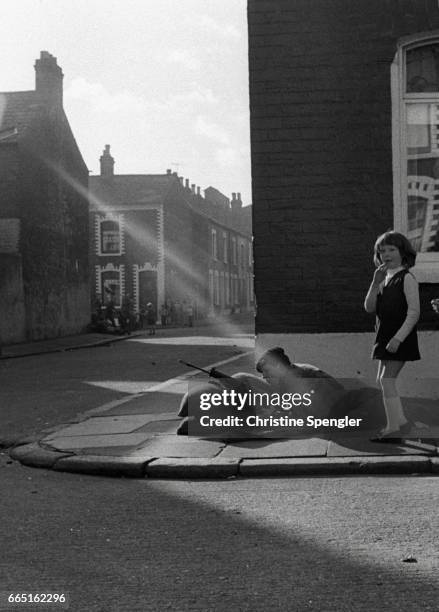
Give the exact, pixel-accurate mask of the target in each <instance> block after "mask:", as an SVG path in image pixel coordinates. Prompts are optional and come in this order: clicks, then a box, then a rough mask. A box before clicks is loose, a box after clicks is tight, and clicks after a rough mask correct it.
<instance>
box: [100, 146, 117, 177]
mask: <svg viewBox="0 0 439 612" xmlns="http://www.w3.org/2000/svg"><path fill="white" fill-rule="evenodd" d="M99 161H100V162H101V176H102V177H104V178H109V177H111V176H114V158H113V157H112V156H111V154H110V145H105V149H104V151H103V153H102V155H101V157H100V160H99Z"/></svg>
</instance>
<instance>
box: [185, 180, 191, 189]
mask: <svg viewBox="0 0 439 612" xmlns="http://www.w3.org/2000/svg"><path fill="white" fill-rule="evenodd" d="M184 186H185V187H186V189H190V187H189V179H186V180H185V182H184Z"/></svg>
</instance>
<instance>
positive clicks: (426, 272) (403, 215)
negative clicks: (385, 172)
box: [392, 32, 439, 282]
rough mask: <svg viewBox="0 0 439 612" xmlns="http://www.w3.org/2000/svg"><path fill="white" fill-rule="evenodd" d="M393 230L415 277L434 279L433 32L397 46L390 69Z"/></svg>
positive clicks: (438, 133)
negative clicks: (406, 242) (408, 253)
mask: <svg viewBox="0 0 439 612" xmlns="http://www.w3.org/2000/svg"><path fill="white" fill-rule="evenodd" d="M392 96H393V99H392V110H393V169H394V204H395V229H397V230H399V231H401V232H402V233H404V234H406V235H407V237H408V238H409V239H410V241H411V242H412V244H413V246H414V247H415V249H416V250H417V251H418V256H417V260H416V270H415V274H416V276H417V278H418V280H420V281H422V282H438V281H439V269H438V264H439V33H438V32H436V34H435V36H433V34H430V35H428V36H427V35H426V37H423V38H421V39H419V38H418V40H416V39H415V38H414V37H410V38H408V39H406V40H405V41H404V43H403V44H402V45H401V46H400V48H399V50H398V53H397V55H396V57H395V61H394V63H393V65H392Z"/></svg>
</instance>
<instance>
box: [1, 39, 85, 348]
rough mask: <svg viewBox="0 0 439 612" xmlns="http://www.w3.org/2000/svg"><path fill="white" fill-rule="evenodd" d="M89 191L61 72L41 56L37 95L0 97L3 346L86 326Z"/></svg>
mask: <svg viewBox="0 0 439 612" xmlns="http://www.w3.org/2000/svg"><path fill="white" fill-rule="evenodd" d="M87 188H88V170H87V167H86V165H85V163H84V160H83V158H82V155H81V153H80V151H79V149H78V146H77V144H76V141H75V138H74V136H73V133H72V130H71V128H70V126H69V123H68V120H67V117H66V115H65V113H64V109H63V73H62V70H61V68H60V67H59V66H58V64H57V60H56V58H55V57H53V56H52V55H50V53H48V52H47V51H42V52H41V55H40V57H39V59H37V60H36V62H35V89H34V90H31V91H18V92H15V91H14V92H5V93H0V343H1V342H3V343H13V342H20V341H24V340H39V339H42V338H51V337H55V336H60V335H67V334H73V333H77V332H80V331H81V330H83V329H84V328H85V327H86V325H87V323H88V322H89V318H90V292H89V262H88V248H87V246H88V198H87Z"/></svg>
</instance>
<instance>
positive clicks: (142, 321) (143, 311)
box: [139, 304, 146, 329]
mask: <svg viewBox="0 0 439 612" xmlns="http://www.w3.org/2000/svg"><path fill="white" fill-rule="evenodd" d="M145 322H146V308H145V306H144V305H143V304H141V305H140V310H139V326H140V329H145Z"/></svg>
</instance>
